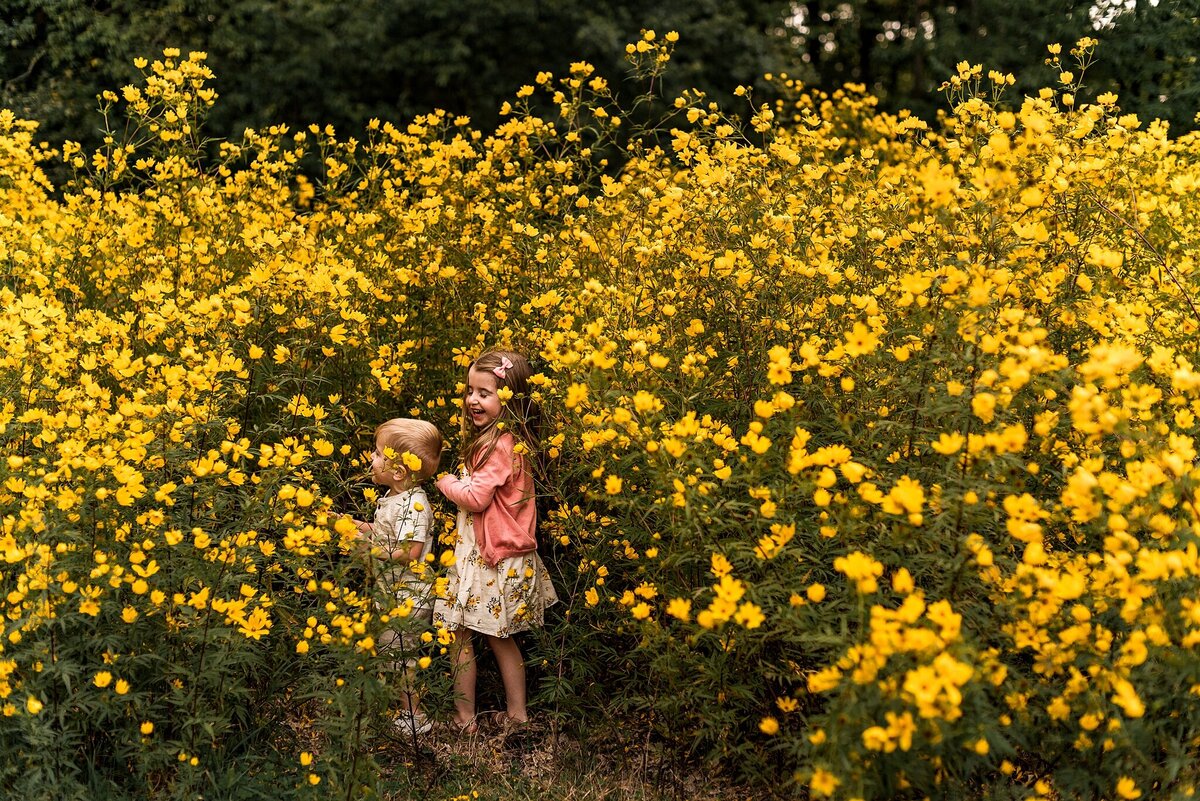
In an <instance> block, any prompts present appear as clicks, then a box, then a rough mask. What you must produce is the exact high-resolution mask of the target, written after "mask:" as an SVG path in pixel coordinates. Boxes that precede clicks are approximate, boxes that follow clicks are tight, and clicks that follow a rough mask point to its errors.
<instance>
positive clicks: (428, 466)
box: [375, 417, 443, 484]
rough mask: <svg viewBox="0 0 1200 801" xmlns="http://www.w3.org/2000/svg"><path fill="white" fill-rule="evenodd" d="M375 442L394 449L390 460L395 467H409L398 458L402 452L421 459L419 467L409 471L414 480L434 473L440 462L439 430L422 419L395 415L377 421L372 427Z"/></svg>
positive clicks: (440, 434)
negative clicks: (393, 455) (388, 418)
mask: <svg viewBox="0 0 1200 801" xmlns="http://www.w3.org/2000/svg"><path fill="white" fill-rule="evenodd" d="M375 442H376V443H378V444H379V445H381V446H383V447H384V448H391V449H392V450H393V451H395V452H396V456H395V457H394V458H393V459H392V462H393V464H394V466H395V467H404V468H405V469H406V470H407V469H408V467H407V466H406V465H405V464H404V462H403V461H401V459H400V455H401V454H403V453H411V454H412V455H414V456H416V457H417V458H418V459H420V460H421V469H420V470H410V471H409V472H410V473H411V474H412V477H413V483H414V484H419V483H421V482H422V481H424V480H425V479H427V478H429V477H430V476H432V475H433V474H434V473H436V472H437V469H438V465H439V464H440V463H441V461H442V448H443V442H442V432H440V431H438V429H437V426H435V425H434V424H433V423H430V422H428V421H425V420H416V419H414V418H412V417H394V418H392V419H391V420H388V421H387V422H384V423H380V424H379V428H376V429H375Z"/></svg>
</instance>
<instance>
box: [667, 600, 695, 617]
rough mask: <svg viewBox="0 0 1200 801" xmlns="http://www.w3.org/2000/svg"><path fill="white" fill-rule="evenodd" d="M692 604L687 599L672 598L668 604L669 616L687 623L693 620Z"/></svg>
mask: <svg viewBox="0 0 1200 801" xmlns="http://www.w3.org/2000/svg"><path fill="white" fill-rule="evenodd" d="M691 613H692V602H691V601H689V600H687V599H685V598H672V599H671V600H670V602H669V603H668V604H667V614H668V615H670V616H671V617H673V618H675V619H677V620H682V621H683V622H684V623H686V622H687V621H688V620H689V619H690V618H691Z"/></svg>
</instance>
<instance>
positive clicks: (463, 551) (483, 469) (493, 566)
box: [433, 351, 558, 733]
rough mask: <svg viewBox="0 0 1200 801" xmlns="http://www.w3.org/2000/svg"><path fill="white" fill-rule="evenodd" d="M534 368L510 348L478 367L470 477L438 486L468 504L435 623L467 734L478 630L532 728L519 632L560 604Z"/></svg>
mask: <svg viewBox="0 0 1200 801" xmlns="http://www.w3.org/2000/svg"><path fill="white" fill-rule="evenodd" d="M531 372H532V371H531V370H530V367H529V362H528V360H526V359H525V357H524V356H522V355H520V354H519V353H513V352H511V351H490V352H488V353H485V354H483V355H482V356H480V357H479V358H478V359H476V360H475V361H474V362H472V363H471V366H470V367H469V368H468V370H467V385H466V389H465V391H464V392H463V408H462V433H463V453H462V464H463V467H464V471H463V474H462V475H461V476H453V475H445V476H442V478H440V479H439V480H438V482H437V488H438V489H439V490H441V491H442V493H443V494H444V495H445V496H446V497H447V498H449V499H450V500H452V501H454V503H455V504H457V505H458V508H459V512H458V531H457V535H458V537H457V543H456V544H455V547H454V556H455V562H454V565H453V566H452V567H451V569H450V571H449V575H448V577H447V578H448V584H447V593H446V596H445V597H444V598H438V599H437V601H436V602H435V604H434V612H433V617H434V622H435V624H437V625H439V626H444V627H445V628H446V629H448V630H450V631H452V632H453V633H454V644H453V647H452V654H453V659H454V667H455V673H454V690H455V701H454V704H455V723H456V724H457V725H458V727H459V728H460V729H461V730H462V731H463V732H465V733H474V732H475V730H476V726H475V678H476V671H475V653H474V650H473V648H472V644H471V632H478V633H480V634H483V635H485V636H486V638H487V643H488V645H489V646H490V647H491V649H492V652H493V653H494V654H495V655H496V663H497V665H499V668H500V677H501V679H502V680H503V682H504V695H505V702H506V705H507V724H509V725H516V724H522V723H526V722H528V720H529V713H528V711H527V710H526V708H525V661H524V658H523V657H522V656H521V650H520V648H519V647H518V646H517V643H516V641H515V640H514V639H512V635H514V634H516V633H518V632H521V631H525V630H527V629H529V628H532V627H534V626H540V625H541V624H542V620H543V612H544V611H545V609H546V607H548V606H550V605H551V604H553V603H555V602H557V601H558V597H557V596H556V595H555V592H554V586H553V584H551V582H550V574H549V573H548V572H547V571H546V568H545V566H544V565H543V564H542V560H541V559H540V558H538V555H537V550H536V549H537V542H536V540H535V537H534V528H535V526H536V525H537V507H536V505H535V503H534V487H533V474H532V472H531V470H530V464H529V455H530V454H531V453H532V451H533V449H534V448H535V447H536V445H537V442H536V440H535V438H534V431H533V428H534V422H535V417H536V415H537V407H536V405H535V404H534V403H533V401H532V400H531V399H530V397H529V385H528V382H529V376H530V373H531Z"/></svg>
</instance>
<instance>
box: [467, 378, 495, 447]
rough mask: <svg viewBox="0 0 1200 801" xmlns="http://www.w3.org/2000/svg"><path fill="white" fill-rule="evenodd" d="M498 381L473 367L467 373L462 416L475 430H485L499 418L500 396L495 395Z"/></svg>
mask: <svg viewBox="0 0 1200 801" xmlns="http://www.w3.org/2000/svg"><path fill="white" fill-rule="evenodd" d="M499 383H500V381H499V379H498V378H496V376H495V374H494V373H492V372H491V371H489V370H477V369H475V368H474V367H472V368H471V369H470V371H468V372H467V395H466V397H465V398H463V414H465V415H466V416H467V419H468V420H470V421H471V425H473V426H475V430H476V431H479V430H481V429H484V428H487V427H488V426H489V425H491V424H492V423H494V422H495V421H496V418H497V417H499V416H500V396H499V395H497V394H496V390H497V389H498V388H499Z"/></svg>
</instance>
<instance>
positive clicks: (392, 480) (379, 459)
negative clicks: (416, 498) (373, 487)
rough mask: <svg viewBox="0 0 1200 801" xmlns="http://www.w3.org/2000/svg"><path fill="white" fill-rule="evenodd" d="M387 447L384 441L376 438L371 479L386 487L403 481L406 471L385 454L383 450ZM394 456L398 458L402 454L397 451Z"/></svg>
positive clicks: (372, 454) (372, 455)
mask: <svg viewBox="0 0 1200 801" xmlns="http://www.w3.org/2000/svg"><path fill="white" fill-rule="evenodd" d="M386 448H387V446H386V445H384V444H383V443H382V442H380V441H379V440H375V450H373V451H371V480H372V481H374V482H375V483H376V484H379V485H381V486H384V487H395V486H396V485H397V484H398V483H402V480H403V478H404V472H405V471H404V468H402V467H396V466H395V464H394V463H393V462H392V461H391V460H389V459H388V458H387V457H386V456H384V454H383V452H384V450H385V449H386ZM392 450H395V448H393V449H392ZM394 456H395V458H397V459H398V458H399V456H400V454H398V453H397V454H394Z"/></svg>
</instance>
